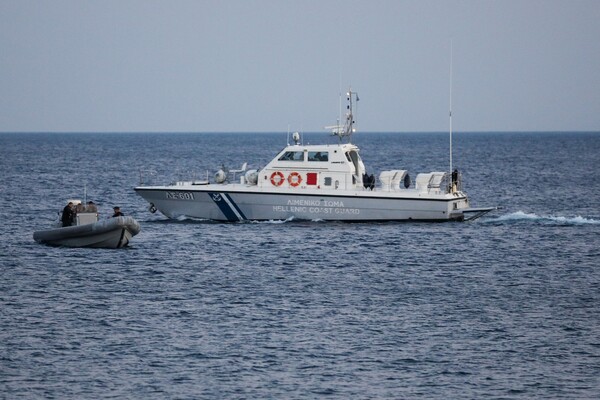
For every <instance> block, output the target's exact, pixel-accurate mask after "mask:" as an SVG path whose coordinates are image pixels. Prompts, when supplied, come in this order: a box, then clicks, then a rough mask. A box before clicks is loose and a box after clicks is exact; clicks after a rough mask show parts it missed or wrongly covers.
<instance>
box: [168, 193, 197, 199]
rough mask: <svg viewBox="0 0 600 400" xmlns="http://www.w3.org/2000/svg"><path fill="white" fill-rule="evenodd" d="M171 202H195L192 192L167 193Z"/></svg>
mask: <svg viewBox="0 0 600 400" xmlns="http://www.w3.org/2000/svg"><path fill="white" fill-rule="evenodd" d="M166 194H167V199H169V200H194V193H192V192H166Z"/></svg>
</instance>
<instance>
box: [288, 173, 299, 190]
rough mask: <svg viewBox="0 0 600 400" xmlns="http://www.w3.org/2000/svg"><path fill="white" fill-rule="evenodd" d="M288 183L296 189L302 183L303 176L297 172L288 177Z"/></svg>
mask: <svg viewBox="0 0 600 400" xmlns="http://www.w3.org/2000/svg"><path fill="white" fill-rule="evenodd" d="M288 183H289V184H290V186H293V187H296V186H298V185H299V184H301V183H302V176H301V175H300V174H299V173H297V172H292V173H291V174H290V175H289V176H288Z"/></svg>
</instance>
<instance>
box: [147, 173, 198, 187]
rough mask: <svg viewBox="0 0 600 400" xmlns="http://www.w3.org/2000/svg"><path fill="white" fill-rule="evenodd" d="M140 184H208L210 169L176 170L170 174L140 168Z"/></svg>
mask: <svg viewBox="0 0 600 400" xmlns="http://www.w3.org/2000/svg"><path fill="white" fill-rule="evenodd" d="M139 175H140V186H153V185H164V184H165V183H167V182H168V183H170V184H171V185H183V184H207V183H208V182H209V176H210V171H208V170H205V171H202V172H198V171H197V170H181V169H179V170H175V171H174V172H173V173H170V174H164V175H161V174H159V173H158V172H157V171H156V170H151V169H140V170H139Z"/></svg>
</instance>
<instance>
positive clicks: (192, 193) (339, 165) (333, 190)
mask: <svg viewBox="0 0 600 400" xmlns="http://www.w3.org/2000/svg"><path fill="white" fill-rule="evenodd" d="M357 99H358V97H357V96H356V93H354V92H352V91H349V92H348V93H347V101H348V106H347V113H346V115H345V121H344V123H343V124H340V123H338V124H337V125H335V126H331V127H328V128H330V129H331V130H332V134H333V135H335V136H338V138H339V141H338V143H336V144H323V145H305V144H302V143H301V140H300V135H299V134H298V133H297V132H296V133H294V134H293V141H294V143H293V144H288V145H287V146H286V147H285V148H284V149H283V150H281V151H280V152H279V154H277V156H276V157H275V158H274V159H273V160H271V162H269V163H268V164H267V165H266V166H265V167H264V168H262V169H260V170H256V169H250V170H247V163H245V164H244V165H243V166H242V168H241V169H239V170H235V171H225V170H224V169H221V170H219V171H218V172H217V173H216V174H215V176H214V179H213V180H212V181H209V180H206V181H181V182H176V183H175V184H172V185H168V186H145V185H140V186H138V187H136V188H135V191H136V192H137V194H139V195H140V196H141V197H143V198H144V199H145V200H146V201H148V202H149V203H150V211H151V212H156V211H160V212H161V213H162V214H164V215H165V216H166V217H168V218H181V217H192V218H199V219H207V220H215V221H264V220H290V219H295V220H324V221H465V220H473V219H475V218H478V217H480V216H482V215H484V214H485V213H487V212H489V211H491V210H493V209H495V207H487V208H471V207H470V203H469V199H468V197H467V194H466V193H465V192H463V190H462V187H461V175H460V173H459V172H458V171H456V170H454V171H452V172H427V173H420V174H418V175H416V179H415V182H414V185H413V183H412V181H411V178H410V176H409V174H408V172H407V170H405V169H392V170H387V171H381V172H380V173H379V176H378V179H376V178H375V176H374V175H367V174H366V168H365V165H364V163H363V161H362V159H361V157H360V155H359V148H358V146H356V145H354V144H352V143H351V136H352V134H353V133H354V123H355V121H354V115H353V103H354V102H355V101H356V100H357ZM345 141H347V142H346V143H344V142H345ZM236 174H238V176H239V178H238V179H239V180H236V179H235V175H236ZM232 176H233V178H232Z"/></svg>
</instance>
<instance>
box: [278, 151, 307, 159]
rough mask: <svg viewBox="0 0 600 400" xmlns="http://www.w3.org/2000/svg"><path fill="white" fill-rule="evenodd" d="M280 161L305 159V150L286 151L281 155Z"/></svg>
mask: <svg viewBox="0 0 600 400" xmlns="http://www.w3.org/2000/svg"><path fill="white" fill-rule="evenodd" d="M279 161H304V152H303V151H286V152H285V153H283V155H282V156H281V157H279Z"/></svg>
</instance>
